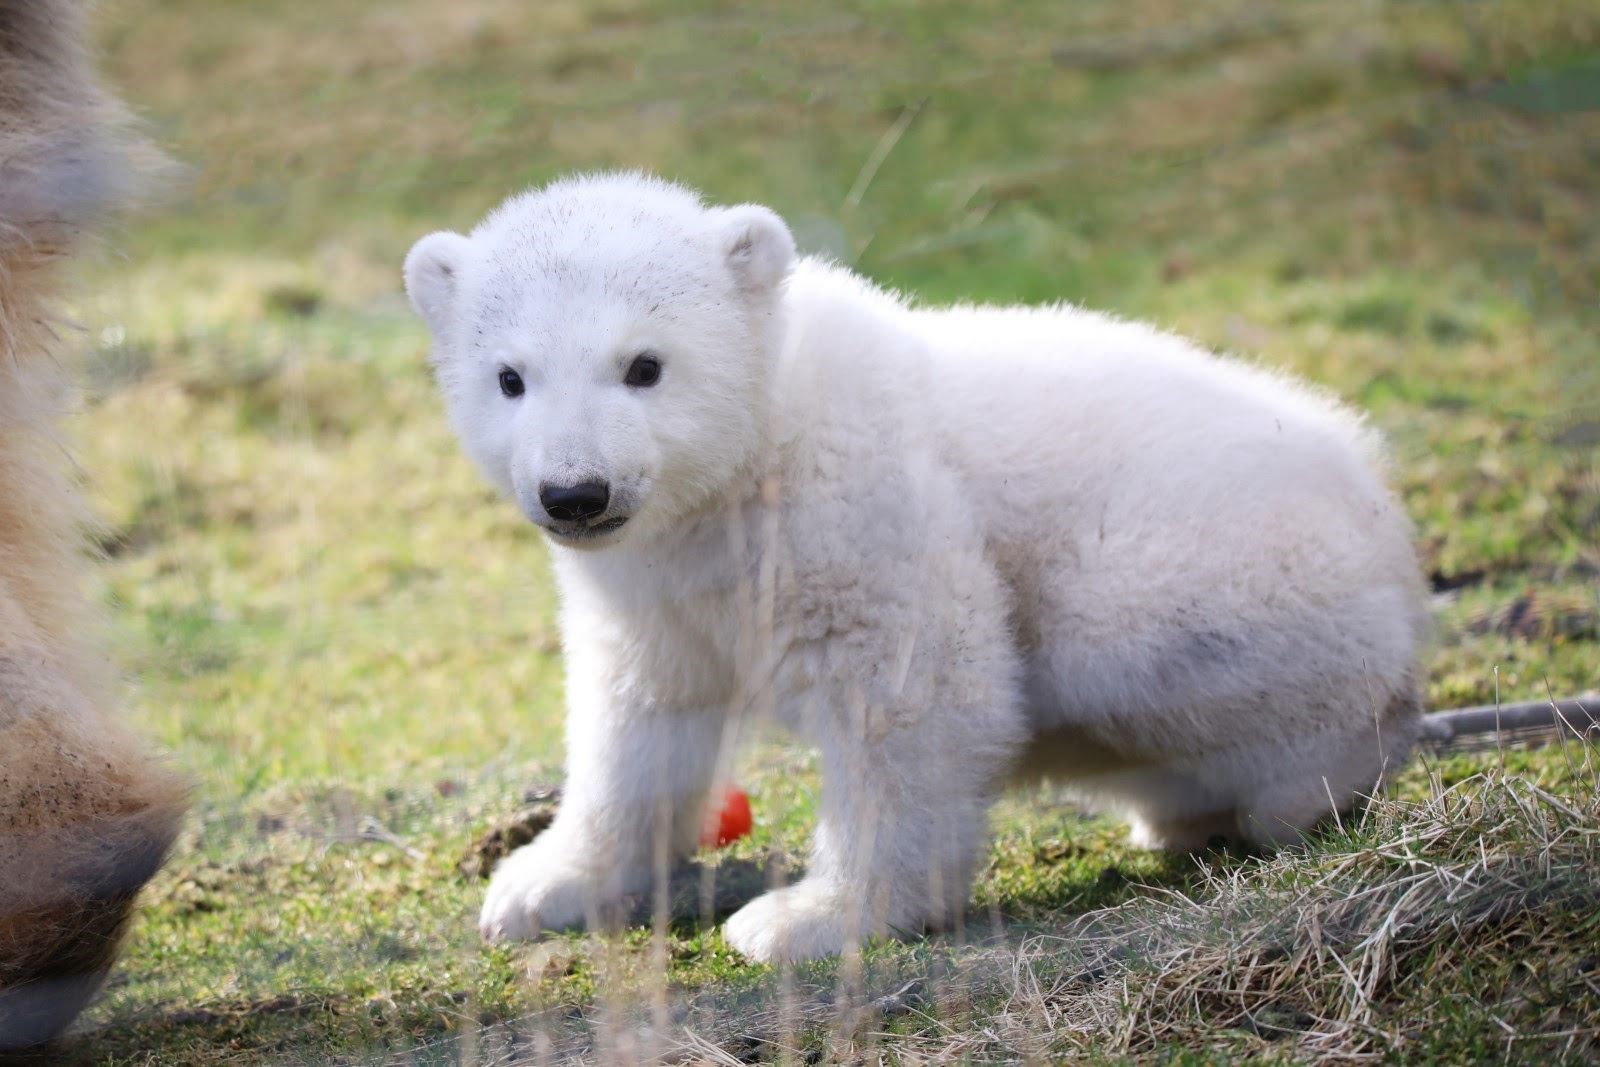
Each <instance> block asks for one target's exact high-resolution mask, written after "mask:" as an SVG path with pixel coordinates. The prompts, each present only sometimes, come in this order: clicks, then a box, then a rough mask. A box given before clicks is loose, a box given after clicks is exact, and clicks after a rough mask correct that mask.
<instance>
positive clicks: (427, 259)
mask: <svg viewBox="0 0 1600 1067" xmlns="http://www.w3.org/2000/svg"><path fill="white" fill-rule="evenodd" d="M469 244H471V242H470V241H468V240H467V239H466V238H465V237H463V236H461V235H460V234H459V233H451V232H450V231H448V230H441V231H439V232H438V233H430V234H428V236H426V237H424V238H423V239H422V240H420V241H418V242H417V243H416V244H414V245H412V246H411V251H410V252H408V253H406V266H405V277H406V296H408V297H410V298H411V306H412V307H413V308H414V309H415V310H416V312H417V314H418V315H421V316H422V321H424V322H426V323H427V324H428V329H429V330H431V331H433V335H434V336H435V337H442V336H444V333H445V330H446V328H447V327H448V326H449V324H450V320H451V318H452V314H453V312H454V310H455V303H456V293H457V290H458V289H459V288H460V284H461V267H462V265H463V264H464V263H465V262H466V260H467V246H468V245H469Z"/></svg>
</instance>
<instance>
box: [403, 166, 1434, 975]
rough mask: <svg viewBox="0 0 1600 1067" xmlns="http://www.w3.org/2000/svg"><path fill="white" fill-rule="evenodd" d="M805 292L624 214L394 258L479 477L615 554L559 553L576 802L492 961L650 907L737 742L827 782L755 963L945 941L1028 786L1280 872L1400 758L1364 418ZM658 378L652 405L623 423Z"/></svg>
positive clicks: (508, 920) (542, 848) (881, 301)
mask: <svg viewBox="0 0 1600 1067" xmlns="http://www.w3.org/2000/svg"><path fill="white" fill-rule="evenodd" d="M441 250H442V251H444V252H446V253H448V255H449V257H450V258H449V260H448V262H449V269H448V270H443V271H441V270H439V269H437V266H438V263H439V258H438V254H439V253H440V252H441ZM792 257H793V244H792V241H791V239H790V238H789V235H788V231H787V230H786V229H785V228H784V227H783V224H782V223H781V221H779V220H778V219H777V217H776V216H774V215H772V214H771V213H770V212H768V211H766V210H765V209H761V208H753V207H742V208H733V209H723V210H719V209H714V208H708V207H705V206H703V205H702V204H701V203H700V201H699V200H698V198H697V197H695V196H694V195H693V194H691V193H689V192H687V191H684V190H682V189H680V188H677V187H675V186H671V185H668V184H665V183H661V182H658V181H655V180H652V179H648V178H643V177H640V176H637V175H602V176H595V177H588V178H578V179H573V180H568V181H563V182H559V183H556V184H554V185H551V186H549V187H547V188H545V189H543V190H539V191H535V192H532V193H528V194H525V195H523V196H520V197H517V198H514V199H512V200H511V201H509V202H508V203H507V204H506V205H505V206H503V207H502V208H500V209H499V210H498V211H496V212H495V213H494V214H492V215H491V216H490V217H489V218H488V219H487V220H486V221H485V222H484V223H483V224H482V225H480V226H479V227H478V228H477V229H476V230H474V231H473V233H472V234H471V236H470V237H468V238H460V237H453V236H452V237H450V238H447V239H443V243H441V239H440V238H439V237H437V236H434V237H429V238H425V239H424V240H423V242H421V243H420V244H419V245H418V249H417V250H416V251H415V252H414V253H413V255H412V257H411V261H408V264H407V284H408V287H409V289H410V292H411V295H412V299H413V302H414V303H415V304H416V306H417V307H418V310H419V311H420V312H422V314H423V316H424V318H426V319H427V320H428V322H429V324H430V326H431V328H432V330H433V333H434V348H435V357H434V358H435V362H436V365H437V369H438V377H439V381H440V383H441V386H442V388H443V391H444V393H445V395H446V397H447V401H448V404H449V408H450V412H451V415H452V418H453V421H454V424H455V426H456V428H457V430H458V431H459V432H460V435H461V437H462V439H463V441H464V442H465V445H466V448H467V450H468V451H469V452H470V453H471V454H472V455H473V456H474V457H475V458H476V460H477V461H478V463H479V464H480V465H481V466H482V467H483V469H484V470H485V471H486V472H487V474H488V475H489V477H490V478H491V479H492V480H494V481H495V482H496V483H497V484H499V485H500V486H502V487H503V488H504V489H505V490H506V491H507V492H509V493H510V494H511V495H512V496H513V497H514V498H515V499H517V500H518V502H519V503H520V504H521V506H522V507H523V509H524V510H525V511H526V512H527V513H528V514H529V516H530V517H531V518H533V519H534V521H537V522H541V523H543V521H544V516H543V513H542V510H541V508H540V505H539V501H538V499H537V492H536V488H535V487H536V486H537V485H538V484H539V483H540V482H541V481H551V480H557V481H562V480H570V479H572V478H577V477H583V478H600V479H604V480H608V481H609V482H610V483H611V484H612V486H613V487H614V491H613V497H614V500H613V505H612V508H611V510H610V511H608V512H607V516H608V517H610V516H620V515H628V516H630V518H629V519H628V521H627V523H626V525H624V526H622V527H621V528H620V529H617V530H615V531H612V532H608V533H603V534H600V535H598V536H594V537H590V538H586V539H582V540H573V539H570V538H562V537H553V538H552V555H553V558H554V563H555V569H556V574H557V577H558V581H559V584H560V588H561V591H562V614H561V625H562V630H563V635H564V638H565V644H566V652H567V668H568V687H569V694H568V696H569V713H568V738H567V743H568V779H567V791H566V800H565V802H564V804H563V806H562V809H561V813H560V815H559V817H558V818H557V820H556V822H555V825H554V826H553V827H552V828H551V829H550V830H549V831H548V832H547V833H546V834H545V835H544V836H542V837H541V838H539V839H538V840H536V841H535V842H534V843H533V844H532V845H529V846H528V847H526V848H524V849H522V850H521V851H519V852H518V853H516V854H515V855H513V856H512V857H511V858H510V859H509V860H508V861H507V862H506V864H505V865H504V866H503V867H502V868H501V869H500V870H499V871H497V872H496V875H495V878H494V880H493V882H492V883H491V885H490V889H489V895H488V899H487V901H486V903H485V904H484V908H483V915H482V921H481V926H482V929H483V932H484V934H485V935H486V936H489V937H515V938H520V937H528V936H532V935H534V934H536V933H537V931H539V930H540V929H548V928H559V927H562V926H567V925H571V924H575V923H578V922H581V921H583V920H585V919H591V920H592V919H594V918H595V917H597V916H598V915H599V914H601V913H603V912H605V911H606V910H607V909H609V908H611V907H612V906H613V905H615V904H617V903H619V902H620V901H621V900H622V899H623V898H625V897H627V896H628V895H629V894H634V893H638V892H640V891H642V890H644V889H645V888H646V887H647V886H648V885H649V884H650V882H651V875H652V871H653V870H658V869H660V868H661V866H662V865H663V864H664V863H665V862H666V860H667V859H668V858H670V857H671V856H672V855H677V854H681V853H683V852H685V851H687V850H689V849H691V848H692V847H693V844H694V840H695V837H696V831H697V830H698V828H699V825H700V820H701V817H702V810H703V806H704V804H705V798H706V796H707V790H708V788H709V787H710V786H711V784H712V782H713V781H714V780H715V779H716V777H717V776H718V774H719V773H720V771H719V768H722V767H724V766H725V764H726V758H727V753H728V751H729V750H730V747H731V742H732V741H733V740H735V739H736V736H737V731H738V727H739V725H740V724H741V723H742V722H743V720H744V719H745V718H746V715H747V713H750V712H763V713H769V714H771V715H773V716H775V717H776V718H777V719H778V720H780V721H781V722H783V723H785V724H787V725H788V726H790V727H791V728H793V729H794V730H795V731H797V732H798V733H800V734H801V735H802V736H804V737H806V738H807V739H809V740H810V741H812V742H813V743H815V744H816V745H817V746H819V747H820V749H821V752H822V760H823V770H824V779H825V781H824V793H823V798H822V802H821V806H820V811H819V816H818V827H817V831H816V837H815V842H814V845H813V851H812V856H811V861H810V865H809V869H808V873H807V875H806V876H805V878H804V879H803V880H802V881H800V882H799V883H798V884H796V885H794V886H792V887H789V888H787V889H784V890H781V891H778V892H775V893H769V894H768V895H766V896H764V897H761V898H760V899H758V900H756V901H755V902H753V903H751V904H750V905H748V906H747V907H745V908H744V909H743V910H741V911H740V912H738V913H737V914H736V915H734V916H733V917H732V918H731V919H730V920H729V921H728V924H727V936H728V938H729V940H730V942H731V943H732V944H733V945H734V946H735V947H737V948H738V949H739V950H740V951H742V952H744V953H745V954H746V955H748V956H751V957H753V958H756V959H762V960H775V959H803V958H807V957H813V956H818V955H825V954H828V953H833V952H837V951H839V950H841V949H842V948H844V947H846V946H847V945H849V944H851V943H853V942H855V941H856V940H857V939H858V938H860V937H862V936H864V935H871V934H878V933H906V934H909V933H914V932H917V931H920V930H922V929H924V928H925V927H926V926H927V925H929V924H937V923H940V922H943V921H946V920H948V919H950V918H951V917H952V916H953V915H954V914H956V913H957V912H958V910H959V909H961V908H962V907H964V905H965V900H966V894H967V891H968V886H969V882H970V879H971V876H972V871H973V867H974V865H975V864H976V863H977V862H978V860H979V858H980V854H981V850H982V847H983V842H984V834H985V811H986V808H987V807H988V805H989V802H990V800H991V799H992V797H993V795H994V793H995V792H996V790H997V789H998V788H999V787H1000V786H1001V785H1002V784H1003V782H1004V780H1005V779H1006V777H1007V776H1008V775H1017V774H1035V773H1046V774H1050V775H1052V776H1055V777H1057V778H1059V779H1061V780H1063V781H1065V782H1066V783H1067V784H1068V785H1069V786H1070V787H1071V788H1072V789H1073V790H1074V791H1075V792H1076V794H1077V795H1078V796H1079V797H1080V798H1081V799H1082V800H1083V801H1084V802H1086V803H1089V804H1091V805H1094V806H1097V807H1101V808H1105V809H1110V810H1113V811H1116V812H1118V813H1121V814H1122V815H1124V816H1125V817H1127V818H1128V819H1129V820H1130V821H1131V822H1132V824H1133V826H1134V829H1135V832H1136V835H1137V837H1138V839H1139V840H1142V841H1144V842H1146V843H1148V844H1150V845H1163V846H1177V847H1188V846H1193V845H1197V844H1201V843H1204V842H1205V841H1206V840H1207V839H1208V838H1209V836H1210V835H1212V834H1214V833H1219V832H1220V833H1226V834H1229V835H1232V836H1242V837H1244V838H1245V839H1247V840H1250V841H1254V842H1258V843H1271V842H1278V841H1285V840H1291V839H1293V838H1294V837H1295V836H1296V835H1297V834H1298V832H1299V831H1301V830H1302V829H1304V828H1306V827H1308V826H1310V825H1311V824H1312V823H1313V822H1315V821H1316V820H1318V819H1319V818H1321V817H1323V816H1325V815H1326V814H1327V813H1328V812H1329V810H1330V808H1345V807H1347V806H1349V805H1351V804H1352V803H1353V802H1354V801H1355V799H1356V798H1357V796H1358V795H1359V794H1362V793H1368V792H1370V791H1372V790H1373V789H1375V788H1376V787H1377V786H1378V784H1379V782H1380V779H1381V778H1382V777H1383V776H1384V774H1385V772H1386V770H1392V769H1393V767H1394V766H1396V765H1397V764H1398V763H1399V761H1400V760H1402V759H1403V758H1404V757H1405V755H1406V752H1407V750H1408V748H1409V746H1410V744H1411V741H1412V738H1413V735H1414V731H1415V712H1416V706H1415V705H1416V701H1415V678H1414V671H1415V662H1416V656H1417V651H1418V645H1419V641H1420V640H1421V638H1422V634H1423V630H1424V612H1423V608H1422V591H1421V585H1420V582H1419V579H1418V574H1417V567H1416V563H1415V559H1414V556H1413V552H1412V548H1411V545H1410V536H1409V527H1408V525H1407V522H1406V520H1405V518H1404V516H1403V514H1402V512H1401V510H1400V508H1399V507H1398V506H1397V504H1396V502H1395V500H1394V499H1393V497H1392V496H1391V495H1390V493H1389V492H1388V491H1387V490H1386V489H1385V487H1384V485H1383V480H1382V476H1381V459H1380V455H1379V448H1378V443H1377V442H1376V440H1375V439H1374V437H1373V436H1372V435H1371V434H1370V433H1369V432H1368V431H1367V430H1365V429H1364V428H1363V427H1362V426H1361V424H1360V422H1359V420H1358V419H1356V418H1355V417H1354V416H1352V415H1351V414H1349V413H1348V412H1346V411H1345V410H1343V409H1341V408H1340V407H1339V406H1338V405H1336V404H1335V403H1334V402H1333V401H1331V400H1329V399H1327V398H1325V397H1323V396H1321V395H1319V394H1315V393H1312V392H1310V391H1308V390H1306V389H1305V388H1303V387H1300V386H1297V385H1295V384H1293V383H1291V382H1289V381H1287V380H1285V379H1283V378H1281V377H1278V376H1275V375H1273V374H1270V373H1267V372H1263V371H1261V370H1258V369H1254V368H1251V367H1249V366H1246V365H1244V364H1241V363H1238V362H1233V361H1229V360H1225V359H1221V358H1218V357H1216V356H1212V355H1209V354H1207V353H1205V352H1203V351H1200V350H1199V349H1197V348H1195V347H1194V346H1192V345H1190V344H1188V343H1187V342H1185V341H1182V340H1180V339H1178V338H1175V337H1171V336H1168V335H1166V334H1162V333H1158V332H1156V331H1154V330H1152V329H1149V328H1147V327H1144V326H1140V325H1134V324H1130V323H1123V322H1118V321H1115V320H1113V319H1109V318H1106V317H1103V316H1100V315H1096V314H1092V313H1089V312H1086V311H1082V310H1079V309H1077V308H1072V307H1067V306H1057V307H1049V308H1005V309H996V308H983V307H960V308H951V309H920V308H916V307H913V306H911V305H909V304H908V303H906V302H905V301H902V300H901V299H899V298H897V297H895V296H893V295H891V294H888V293H885V292H883V291H882V290H879V289H877V288H874V287H873V286H871V285H870V284H868V283H867V282H865V281H863V280H861V279H859V278H857V277H855V276H853V275H852V274H850V273H849V272H848V271H846V270H844V269H842V268H840V267H837V266H833V265H830V264H827V263H822V262H818V261H815V260H800V261H799V262H798V263H793V259H792ZM414 264H415V265H416V266H417V267H419V268H425V269H415V270H414V269H413V265H414ZM791 264H792V270H791V269H790V267H791ZM786 276H787V277H786ZM645 349H648V350H650V351H652V352H654V353H656V354H657V355H658V356H659V357H660V358H661V360H662V363H663V366H664V372H663V374H662V378H661V381H660V383H659V384H658V385H657V386H655V387H654V388H652V389H636V388H630V387H628V386H626V385H624V384H622V381H621V376H622V374H623V372H624V369H625V367H626V366H627V363H628V361H629V360H630V359H631V358H632V357H633V356H634V355H635V354H636V353H637V352H639V351H642V350H645ZM501 366H509V367H512V368H514V369H516V370H517V371H518V372H519V373H520V374H521V375H522V377H523V378H524V379H525V380H526V382H527V391H526V394H525V395H524V396H522V397H521V398H518V399H514V400H513V399H507V398H506V397H504V396H502V395H500V392H499V390H498V388H497V386H496V384H495V383H496V375H497V372H498V369H499V368H500V367H501ZM658 845H659V847H658Z"/></svg>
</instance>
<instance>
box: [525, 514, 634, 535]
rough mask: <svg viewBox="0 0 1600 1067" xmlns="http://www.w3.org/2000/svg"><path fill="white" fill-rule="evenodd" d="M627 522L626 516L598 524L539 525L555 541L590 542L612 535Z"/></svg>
mask: <svg viewBox="0 0 1600 1067" xmlns="http://www.w3.org/2000/svg"><path fill="white" fill-rule="evenodd" d="M627 521H628V516H626V515H613V516H611V518H609V519H601V520H600V521H599V522H595V523H589V524H587V525H586V524H583V523H565V522H563V523H548V524H546V523H541V524H540V525H541V526H543V527H544V531H545V532H546V533H548V534H550V535H551V536H552V537H554V538H556V539H557V540H561V541H591V540H593V539H595V538H597V537H604V536H605V535H606V534H608V533H613V532H615V531H617V530H620V529H622V527H623V526H624V525H625V524H626V523H627Z"/></svg>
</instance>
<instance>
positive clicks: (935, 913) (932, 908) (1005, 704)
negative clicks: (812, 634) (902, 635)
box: [724, 645, 1023, 962]
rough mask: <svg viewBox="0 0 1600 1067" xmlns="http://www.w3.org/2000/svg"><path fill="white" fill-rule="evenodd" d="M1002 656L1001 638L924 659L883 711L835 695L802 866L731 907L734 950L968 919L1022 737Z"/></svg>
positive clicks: (796, 949)
mask: <svg viewBox="0 0 1600 1067" xmlns="http://www.w3.org/2000/svg"><path fill="white" fill-rule="evenodd" d="M948 647H949V646H946V648H948ZM1007 657H1008V650H1006V649H1004V646H1003V645H1000V646H989V647H987V648H985V649H983V650H982V652H979V653H978V654H976V655H969V656H968V657H967V658H966V660H965V662H962V661H959V660H958V661H957V662H955V663H949V662H948V661H947V662H946V664H945V666H944V668H943V669H942V670H936V669H935V668H934V666H933V664H932V663H929V662H924V664H923V665H922V666H923V671H924V678H925V680H924V682H923V684H916V682H915V680H914V679H913V683H912V684H911V685H908V686H906V687H905V688H904V689H903V690H901V691H899V692H897V693H895V699H894V702H892V703H886V704H884V705H881V706H879V707H877V708H874V707H872V706H871V705H870V704H868V703H866V702H865V701H863V700H861V698H860V692H861V691H860V689H859V688H855V689H853V690H851V691H846V692H843V693H841V694H840V695H839V703H838V704H836V705H835V707H836V709H838V710H836V711H834V712H830V713H829V714H828V715H827V716H826V719H825V720H823V721H819V722H818V723H816V724H814V726H815V733H816V734H817V740H818V742H819V744H820V746H821V748H822V757H823V768H822V770H823V795H822V803H821V810H820V812H819V817H818V825H817V831H816V836H815V838H814V840H813V843H812V849H811V862H810V866H809V868H808V870H807V873H806V875H805V877H804V878H802V879H801V880H800V881H799V882H797V883H795V884H794V885H792V886H789V887H787V888H785V889H778V890H774V891H773V892H770V893H767V894H766V895H764V896H762V897H759V898H757V899H756V900H754V901H752V902H751V903H750V904H747V905H746V906H745V907H744V908H742V909H740V910H739V911H738V912H737V913H735V914H734V915H733V916H732V917H731V918H730V919H729V920H728V922H727V925H726V927H725V931H724V932H725V936H726V937H727V940H728V943H729V944H730V945H732V946H733V947H734V948H735V949H737V950H738V951H739V952H741V953H743V954H744V955H745V956H747V957H749V958H750V959H752V960H758V961H762V962H786V961H787V962H794V961H800V960H807V959H815V958H818V957H822V956H830V955H833V954H835V953H838V952H841V951H844V950H845V949H846V948H849V947H851V946H853V945H856V944H858V943H859V942H860V941H861V940H863V939H864V938H868V937H874V936H883V935H890V936H897V937H910V936H917V935H919V934H921V933H922V932H923V931H924V930H925V929H926V928H927V927H929V926H935V927H939V926H945V925H948V924H949V923H951V922H952V921H954V920H955V919H956V918H957V917H958V916H959V915H961V914H962V912H963V911H964V910H965V907H966V901H967V894H968V890H969V888H970V885H971V880H972V875H973V871H974V867H975V864H976V861H977V859H978V856H979V854H980V851H981V849H982V848H983V846H984V843H985V841H986V839H987V834H986V829H987V827H986V823H987V812H988V807H989V804H990V802H991V800H992V799H993V797H994V794H995V791H996V789H997V787H998V783H999V780H1000V778H1001V776H1002V775H1003V773H1004V770H1005V768H1006V766H1007V764H1008V762H1009V761H1010V760H1011V759H1012V758H1013V755H1014V753H1015V751H1016V749H1017V746H1018V745H1019V743H1020V741H1021V737H1022V734H1023V729H1022V713H1021V709H1020V705H1019V703H1018V700H1017V698H1016V696H1015V693H1014V687H1013V686H1012V684H1011V681H1010V679H1011V677H1012V675H1011V672H1010V669H1009V660H1008V658H1007ZM934 658H935V655H933V654H930V655H929V656H927V657H923V659H924V660H931V659H934Z"/></svg>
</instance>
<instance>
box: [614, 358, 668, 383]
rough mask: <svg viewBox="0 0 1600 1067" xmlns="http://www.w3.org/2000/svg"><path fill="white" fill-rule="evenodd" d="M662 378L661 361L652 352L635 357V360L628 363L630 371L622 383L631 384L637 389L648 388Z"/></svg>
mask: <svg viewBox="0 0 1600 1067" xmlns="http://www.w3.org/2000/svg"><path fill="white" fill-rule="evenodd" d="M660 380H661V361H660V360H659V359H657V358H656V357H655V356H652V355H651V354H650V353H648V352H646V353H644V354H643V355H638V356H634V357H633V362H632V363H630V364H628V373H627V374H626V375H625V376H624V377H623V379H622V384H624V385H631V386H633V387H634V388H635V389H648V388H650V387H651V386H652V385H654V384H656V383H657V382H659V381H660Z"/></svg>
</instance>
